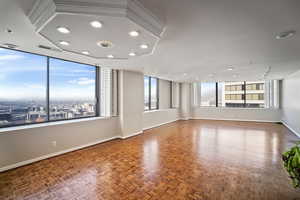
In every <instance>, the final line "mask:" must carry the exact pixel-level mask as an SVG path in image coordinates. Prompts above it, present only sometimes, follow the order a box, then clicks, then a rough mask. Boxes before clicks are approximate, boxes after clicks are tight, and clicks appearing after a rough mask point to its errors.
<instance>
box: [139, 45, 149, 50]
mask: <svg viewBox="0 0 300 200" xmlns="http://www.w3.org/2000/svg"><path fill="white" fill-rule="evenodd" d="M140 48H141V49H148V45H147V44H141V45H140Z"/></svg>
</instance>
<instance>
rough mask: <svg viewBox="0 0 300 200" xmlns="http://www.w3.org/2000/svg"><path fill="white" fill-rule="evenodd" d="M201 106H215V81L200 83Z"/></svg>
mask: <svg viewBox="0 0 300 200" xmlns="http://www.w3.org/2000/svg"><path fill="white" fill-rule="evenodd" d="M200 91H201V106H216V83H201V90H200Z"/></svg>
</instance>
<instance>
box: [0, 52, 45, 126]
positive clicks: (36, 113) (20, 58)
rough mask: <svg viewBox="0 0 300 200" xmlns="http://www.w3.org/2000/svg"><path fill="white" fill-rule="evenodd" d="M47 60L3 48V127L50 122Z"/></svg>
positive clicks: (0, 105) (0, 86)
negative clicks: (47, 97)
mask: <svg viewBox="0 0 300 200" xmlns="http://www.w3.org/2000/svg"><path fill="white" fill-rule="evenodd" d="M46 84H47V60H46V57H43V56H38V55H33V54H29V53H24V52H19V51H14V50H8V49H3V48H0V127H4V126H13V125H20V124H28V123H38V122H43V121H45V120H47V115H46V114H47V112H46Z"/></svg>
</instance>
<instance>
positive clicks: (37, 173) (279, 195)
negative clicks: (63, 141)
mask: <svg viewBox="0 0 300 200" xmlns="http://www.w3.org/2000/svg"><path fill="white" fill-rule="evenodd" d="M296 140H297V138H296V137H295V136H294V135H293V134H292V133H290V132H289V131H288V130H287V129H286V128H285V127H283V126H282V125H278V124H271V123H254V122H230V121H208V120H190V121H178V122H174V123H171V124H167V125H164V126H161V127H158V128H154V129H150V130H147V131H145V132H144V133H143V134H141V135H139V136H136V137H132V138H129V139H126V140H113V141H110V142H106V143H102V144H99V145H95V146H92V147H89V148H85V149H82V150H79V151H75V152H71V153H67V154H64V155H61V156H57V157H54V158H50V159H47V160H43V161H40V162H37V163H34V164H31V165H28V166H24V167H20V168H18V169H14V170H10V171H7V172H4V173H1V174H0V199H1V200H8V199H26V200H44V199H47V200H50V199H51V200H52V199H53V200H95V199H105V200H122V199H126V200H130V199H137V200H150V199H151V200H164V199H172V200H173V199H175V200H181V199H198V200H200V199H201V200H202V199H203V200H210V199H212V200H218V199H222V200H223V199H224V200H227V199H228V200H229V199H230V200H235V199H236V200H244V199H245V200H253V199H259V200H289V199H291V200H295V199H300V191H299V190H296V189H294V188H293V187H292V186H291V184H290V180H289V179H288V177H287V174H286V173H285V171H284V170H283V167H282V164H281V153H282V152H283V151H285V150H286V148H287V147H288V146H291V145H292V143H293V142H294V141H296Z"/></svg>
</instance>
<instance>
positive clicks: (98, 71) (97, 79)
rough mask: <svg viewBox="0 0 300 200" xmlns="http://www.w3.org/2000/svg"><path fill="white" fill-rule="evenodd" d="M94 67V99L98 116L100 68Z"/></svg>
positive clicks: (99, 109)
mask: <svg viewBox="0 0 300 200" xmlns="http://www.w3.org/2000/svg"><path fill="white" fill-rule="evenodd" d="M95 67H96V77H95V78H96V81H95V84H96V85H95V90H96V91H95V97H96V116H100V113H101V108H100V107H101V106H100V84H101V83H100V67H99V66H95Z"/></svg>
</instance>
